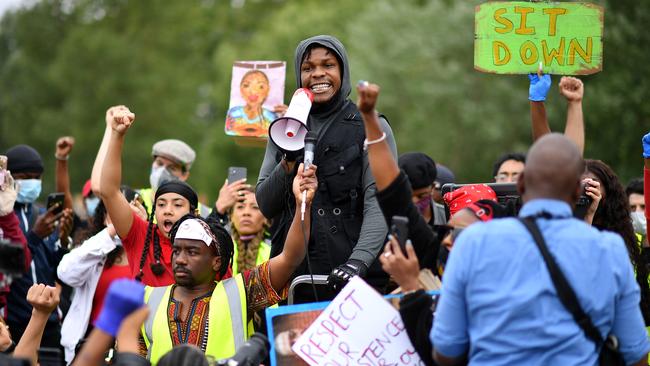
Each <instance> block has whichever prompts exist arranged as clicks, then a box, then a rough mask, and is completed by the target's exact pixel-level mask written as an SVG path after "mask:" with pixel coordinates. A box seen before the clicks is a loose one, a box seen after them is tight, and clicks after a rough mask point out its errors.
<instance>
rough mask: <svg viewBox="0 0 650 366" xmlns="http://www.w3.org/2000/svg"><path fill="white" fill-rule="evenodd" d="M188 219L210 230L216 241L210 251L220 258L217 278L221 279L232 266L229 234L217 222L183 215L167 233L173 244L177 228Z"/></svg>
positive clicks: (231, 247)
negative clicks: (196, 221)
mask: <svg viewBox="0 0 650 366" xmlns="http://www.w3.org/2000/svg"><path fill="white" fill-rule="evenodd" d="M190 219H195V220H199V221H203V222H204V223H206V224H207V225H208V227H209V228H210V231H212V234H213V235H214V237H215V239H217V243H216V244H215V245H211V246H210V249H211V250H213V251H214V254H215V255H216V256H219V257H220V258H221V268H219V278H223V276H224V275H225V274H226V272H227V271H228V268H230V267H231V266H232V257H233V252H234V249H233V243H232V238H231V237H230V234H229V233H228V231H227V230H226V229H225V228H224V227H223V226H221V224H220V223H219V222H218V221H217V220H211V219H208V220H206V219H203V218H202V217H200V216H196V215H194V214H192V213H189V214H187V215H184V216H183V217H181V218H180V219H178V221H176V222H175V223H174V226H173V227H172V229H171V230H170V231H169V240H171V241H172V243H173V242H174V239H175V238H176V233H177V232H178V228H179V227H180V226H181V224H182V223H183V221H185V220H190Z"/></svg>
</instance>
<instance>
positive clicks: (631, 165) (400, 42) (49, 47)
mask: <svg viewBox="0 0 650 366" xmlns="http://www.w3.org/2000/svg"><path fill="white" fill-rule="evenodd" d="M478 3H479V1H477V0H472V1H442V0H403V1H391V0H373V1H363V2H361V1H347V0H332V1H329V2H327V3H324V2H322V1H316V0H306V1H282V0H257V1H256V0H249V1H242V0H238V1H235V0H233V1H218V0H191V1H190V0H188V1H163V0H138V1H127V0H72V1H66V0H41V1H40V2H38V3H37V4H36V5H35V6H33V7H29V8H25V9H20V10H18V11H14V12H9V13H6V14H5V15H4V17H3V18H2V20H1V21H0V151H4V150H6V149H7V148H8V147H10V146H12V145H15V144H18V143H28V144H30V145H32V146H34V147H36V148H37V149H38V150H39V151H40V152H41V154H42V155H43V157H44V158H45V160H46V166H47V170H46V175H45V183H46V186H45V191H48V190H51V189H52V188H53V183H54V182H53V180H54V177H53V170H54V159H53V152H54V143H55V141H56V138H57V137H59V136H63V135H68V134H69V135H73V136H75V137H76V140H77V144H76V146H75V148H74V151H73V155H72V157H71V160H70V161H71V168H70V173H71V182H72V188H73V190H74V191H79V190H80V189H81V185H82V184H83V182H84V181H85V180H86V179H87V178H88V176H89V175H90V169H91V167H92V162H93V160H94V156H95V154H96V152H97V148H98V146H99V143H100V141H101V136H102V133H103V129H104V113H105V110H106V109H107V108H108V107H109V106H111V105H115V104H124V105H127V106H129V107H130V108H131V109H132V110H133V111H134V112H135V113H136V115H137V118H136V124H135V125H134V127H133V128H132V129H131V130H130V131H129V134H128V137H127V142H126V144H125V151H124V155H123V156H124V158H123V160H124V162H125V164H124V167H125V169H124V170H125V173H124V181H125V182H126V183H128V184H130V185H132V186H134V187H142V186H146V185H147V184H148V183H147V182H148V175H149V174H148V173H149V169H150V163H151V159H150V153H151V145H152V144H153V143H154V142H155V141H157V140H160V139H164V138H179V139H182V140H185V141H187V142H188V143H190V145H192V146H193V147H194V148H195V150H196V151H197V155H198V159H197V162H196V163H195V166H194V168H193V169H192V176H191V178H190V183H191V184H192V185H193V186H195V187H196V188H197V190H198V191H199V192H201V193H202V194H203V195H204V196H203V200H204V202H211V201H213V200H214V199H215V198H216V195H217V192H218V190H219V188H220V187H221V184H222V182H223V180H224V179H225V176H226V168H227V167H228V166H230V165H237V166H246V167H248V170H249V172H250V173H249V181H251V182H252V181H253V180H254V179H255V175H256V173H257V171H258V168H259V166H260V163H261V160H262V156H263V149H261V148H245V147H240V146H237V145H235V143H234V142H233V141H232V140H231V139H230V138H228V137H226V136H225V134H224V133H223V123H224V122H223V121H224V119H225V115H226V111H227V107H228V98H229V92H230V91H229V85H230V77H231V67H232V63H233V61H236V60H253V59H257V60H265V59H266V60H284V61H286V62H287V84H286V85H287V86H286V88H285V94H286V98H285V100H287V102H288V100H289V99H288V98H289V96H290V95H291V94H292V93H293V91H294V88H295V77H294V65H293V53H294V49H295V46H296V45H297V44H298V42H299V41H300V40H302V39H304V38H306V37H309V36H312V35H316V34H333V35H335V36H337V37H339V38H340V39H341V41H342V42H343V43H344V44H345V45H346V47H347V49H348V53H349V56H350V61H351V68H352V80H353V81H354V80H358V79H365V80H371V81H373V82H377V83H378V84H380V85H381V87H382V94H381V96H380V100H379V106H378V108H379V110H380V111H381V112H382V113H384V114H386V115H387V116H388V118H389V120H390V121H391V125H392V127H393V131H394V133H395V135H396V138H397V142H398V148H399V150H400V151H401V152H406V151H411V150H419V151H424V152H426V153H428V154H430V155H431V156H432V157H434V159H435V160H436V161H440V162H443V163H445V164H447V165H449V166H450V167H451V168H452V169H454V170H455V171H456V173H457V175H458V176H459V178H460V180H462V181H486V180H489V179H491V177H490V173H491V165H492V162H493V161H494V160H495V159H496V158H497V156H498V155H500V154H501V153H502V152H505V151H512V150H518V151H524V150H526V148H527V147H528V146H529V144H530V121H529V115H528V100H527V89H528V80H527V78H526V77H525V76H521V77H517V76H497V75H489V74H482V73H479V72H476V71H474V70H473V60H472V58H473V35H474V29H473V16H474V5H476V4H478ZM242 4H243V6H239V5H242ZM606 5H607V6H606V13H605V14H606V15H605V40H604V43H605V51H604V54H605V61H604V71H603V72H602V73H600V74H597V75H594V76H590V77H586V78H585V84H586V99H585V116H586V123H587V144H586V149H587V154H586V156H589V157H595V158H601V159H603V160H605V161H606V162H608V163H609V164H610V165H612V166H613V167H614V168H615V169H616V170H617V171H618V172H619V173H620V174H621V175H622V176H623V177H624V178H625V179H627V178H630V177H631V176H635V175H639V174H640V172H641V170H640V167H641V158H640V154H639V152H640V144H639V139H640V137H641V136H642V135H643V133H645V132H646V130H647V126H648V125H649V123H648V116H649V115H650V113H649V112H650V106H649V105H648V104H647V103H644V102H645V101H647V100H649V99H650V98H649V97H650V95H649V93H650V88H649V87H648V86H649V85H648V82H649V81H648V80H650V79H648V78H647V77H646V76H645V75H647V74H648V69H649V67H648V66H647V65H646V63H645V57H644V56H645V53H647V51H646V50H647V49H648V48H650V35H649V34H648V33H647V32H644V31H643V29H644V26H645V25H647V24H649V23H650V22H649V21H650V3H646V2H637V1H633V0H618V1H613V0H611V1H609V2H608V3H607V4H606ZM558 81H559V79H558V78H557V77H556V78H555V79H554V83H557V82H558ZM354 97H355V96H353V98H354ZM547 109H548V113H549V118H550V120H551V125H552V128H553V129H554V130H556V131H562V130H563V128H564V119H565V116H566V115H565V111H566V108H565V103H564V102H563V100H562V98H561V96H560V95H559V94H558V92H557V90H556V88H553V90H552V91H551V93H550V94H549V102H548V103H547Z"/></svg>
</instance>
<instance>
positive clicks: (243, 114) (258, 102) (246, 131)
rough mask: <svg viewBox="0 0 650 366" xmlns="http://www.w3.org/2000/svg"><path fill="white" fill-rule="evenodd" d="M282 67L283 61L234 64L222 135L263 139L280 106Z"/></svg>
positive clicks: (282, 82) (282, 90)
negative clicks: (275, 109) (275, 111)
mask: <svg viewBox="0 0 650 366" xmlns="http://www.w3.org/2000/svg"><path fill="white" fill-rule="evenodd" d="M285 72H286V64H285V62H283V61H237V62H235V63H234V65H233V68H232V82H231V86H230V105H229V107H228V115H227V116H226V128H225V130H226V135H229V136H235V137H246V138H250V139H253V140H262V141H264V140H266V138H267V137H268V129H269V125H270V124H271V122H273V120H274V119H275V118H276V115H275V113H273V108H274V107H275V106H276V105H280V104H283V98H284V78H285Z"/></svg>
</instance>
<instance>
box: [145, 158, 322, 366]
mask: <svg viewBox="0 0 650 366" xmlns="http://www.w3.org/2000/svg"><path fill="white" fill-rule="evenodd" d="M315 170H316V167H315V166H312V167H311V168H309V169H307V170H304V171H303V167H302V165H301V166H300V167H299V169H298V174H297V175H296V177H295V179H294V181H293V194H294V196H295V199H296V207H300V206H301V204H302V200H301V199H302V195H301V192H303V191H306V192H307V194H306V199H305V203H306V210H305V217H304V225H301V213H300V210H296V213H295V214H294V218H293V222H292V224H291V228H290V230H289V233H288V235H287V239H286V242H285V244H284V249H283V251H282V252H281V253H280V254H279V255H277V256H275V257H273V258H271V259H270V260H268V261H266V262H264V263H262V264H260V265H259V266H256V267H254V268H253V269H251V270H247V271H243V272H242V273H239V274H236V275H235V276H234V277H232V278H229V279H226V280H223V281H219V282H215V281H214V278H215V277H216V275H217V273H219V274H220V275H221V276H223V275H224V274H225V272H226V269H227V268H228V265H229V264H230V262H231V260H232V255H233V243H232V239H231V237H230V234H229V233H228V232H227V231H226V230H225V229H224V228H223V227H221V226H220V225H218V224H216V223H213V222H210V223H208V222H206V221H204V220H203V219H201V218H199V217H196V216H192V215H186V216H184V217H183V218H181V219H179V220H178V221H177V222H176V224H175V225H174V227H173V228H172V230H171V232H170V239H171V241H172V243H173V245H172V270H173V272H174V280H175V283H174V284H173V285H170V286H163V287H147V288H146V289H145V302H146V303H147V304H148V305H149V309H150V313H149V317H148V318H147V320H146V321H145V323H144V325H143V326H142V340H141V347H140V348H141V354H142V355H143V356H144V355H146V356H147V358H148V359H149V360H150V361H151V363H152V364H154V365H155V364H156V363H157V362H158V360H159V359H160V358H161V357H162V356H163V355H164V354H165V353H166V352H168V351H169V350H171V349H172V348H173V346H175V345H178V344H184V343H189V344H194V345H196V346H198V347H199V348H201V349H202V350H203V351H204V352H205V353H206V354H207V355H209V356H212V357H214V358H215V359H217V360H220V359H225V358H228V357H231V356H233V355H234V354H235V352H236V351H237V349H238V348H239V347H240V346H241V345H242V344H243V343H244V342H245V341H246V339H247V338H248V336H249V332H250V329H249V327H248V326H247V324H249V320H250V317H252V314H253V313H254V312H256V311H258V310H261V309H264V308H266V307H268V306H271V305H273V304H275V303H277V302H278V301H280V300H281V299H282V298H283V297H285V296H286V292H287V291H286V285H287V282H288V281H289V279H290V278H291V275H292V274H293V272H294V271H295V269H296V268H297V267H298V265H300V263H301V262H302V261H303V259H304V257H305V253H306V249H305V243H304V238H303V233H302V228H301V226H302V227H303V228H304V229H305V230H306V231H307V232H306V233H304V234H305V235H306V237H307V238H309V227H310V208H311V207H310V206H311V201H312V198H313V196H314V193H315V192H316V189H317V180H316V174H315V173H316V172H315Z"/></svg>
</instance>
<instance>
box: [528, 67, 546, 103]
mask: <svg viewBox="0 0 650 366" xmlns="http://www.w3.org/2000/svg"><path fill="white" fill-rule="evenodd" d="M528 79H530V88H528V99H529V100H532V101H533V102H543V101H545V100H546V94H548V90H549V89H550V88H551V75H550V74H544V75H542V77H541V78H540V77H539V76H537V74H528Z"/></svg>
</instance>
